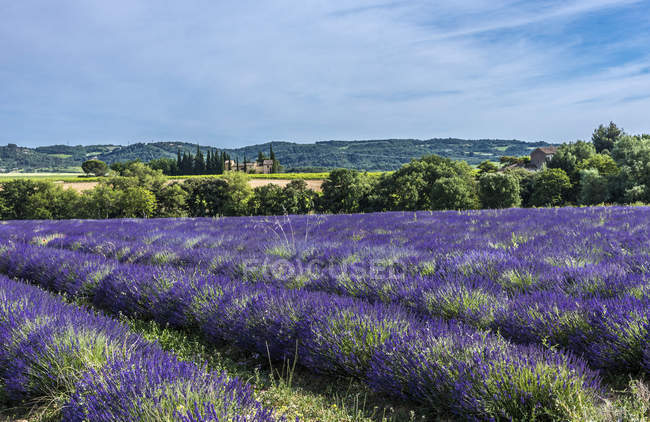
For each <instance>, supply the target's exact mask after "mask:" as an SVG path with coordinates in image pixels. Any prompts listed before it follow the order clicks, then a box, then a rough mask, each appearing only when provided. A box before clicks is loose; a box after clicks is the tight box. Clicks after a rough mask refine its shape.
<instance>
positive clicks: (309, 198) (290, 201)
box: [282, 180, 318, 214]
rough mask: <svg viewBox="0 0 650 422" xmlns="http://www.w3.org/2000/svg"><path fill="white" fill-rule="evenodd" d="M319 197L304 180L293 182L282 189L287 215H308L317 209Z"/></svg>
mask: <svg viewBox="0 0 650 422" xmlns="http://www.w3.org/2000/svg"><path fill="white" fill-rule="evenodd" d="M317 196H318V195H317V194H316V192H314V191H313V190H311V189H309V188H308V187H307V182H305V181H304V180H292V181H291V182H289V184H287V185H286V186H285V187H284V188H283V189H282V204H283V206H284V210H285V212H286V213H287V214H307V213H309V212H310V211H313V210H314V209H315V207H316V198H317Z"/></svg>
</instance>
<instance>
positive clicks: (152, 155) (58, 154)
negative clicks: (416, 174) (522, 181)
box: [0, 139, 548, 175]
mask: <svg viewBox="0 0 650 422" xmlns="http://www.w3.org/2000/svg"><path fill="white" fill-rule="evenodd" d="M546 145H548V144H547V143H545V142H536V143H527V142H522V141H514V140H497V139H481V140H465V139H427V140H419V139H382V140H371V141H326V142H317V143H314V144H297V143H292V142H273V143H272V144H271V143H266V144H260V145H252V146H247V147H243V148H237V149H230V150H221V151H219V152H218V153H215V154H214V156H217V158H220V156H221V153H225V154H228V155H230V156H232V157H233V158H234V157H243V156H244V155H246V156H247V157H257V156H258V155H259V152H260V151H264V152H266V151H269V152H270V148H271V146H272V147H273V152H274V155H275V156H276V161H277V160H279V162H278V168H276V169H274V171H275V172H278V171H280V170H281V169H280V168H279V167H281V166H279V164H280V163H282V165H284V166H285V167H286V168H288V169H300V171H303V169H306V168H318V169H321V170H319V171H322V170H323V169H335V168H350V169H357V170H367V171H386V170H396V169H398V168H400V166H402V165H403V164H406V163H408V162H409V161H410V160H411V159H414V158H418V157H422V156H424V155H429V154H438V155H442V156H445V157H448V158H451V159H454V160H465V161H467V162H468V163H470V164H479V163H480V162H481V161H483V160H491V161H498V160H499V157H500V156H502V155H511V156H525V155H529V154H530V151H532V150H533V149H535V148H537V147H541V146H546ZM196 148H197V146H196V144H190V143H186V142H151V143H136V144H131V145H128V146H123V145H89V146H81V145H79V146H67V145H53V146H47V147H39V148H35V149H31V148H22V147H18V146H15V145H14V146H12V147H9V146H3V147H0V161H1V162H2V167H3V168H4V169H5V170H4V171H12V170H15V169H20V170H23V171H63V170H65V169H67V168H72V167H76V168H79V167H80V166H81V163H83V162H84V161H86V160H87V159H88V157H97V158H98V159H99V160H102V161H104V162H106V163H109V164H112V163H116V162H129V161H134V160H138V161H141V162H143V163H148V162H151V161H152V160H158V159H160V158H167V159H173V160H176V159H177V154H179V153H180V156H181V158H183V155H184V154H188V155H192V156H193V155H194V153H195V152H196ZM200 150H201V152H202V154H203V155H204V157H205V163H206V168H207V167H208V162H209V160H208V158H207V154H208V152H209V151H213V152H214V148H211V147H207V146H202V147H200ZM211 155H212V153H211ZM214 156H213V157H212V158H214ZM189 164H190V165H189V167H188V168H187V169H184V170H182V171H181V170H180V169H179V172H178V173H167V172H166V171H165V168H163V167H160V166H159V165H155V167H154V168H156V169H159V170H163V171H165V174H183V175H189V174H192V173H193V171H194V170H193V169H194V165H193V162H190V163H189ZM223 170H227V169H223V168H222V169H221V171H223ZM221 171H207V173H206V174H220V173H221Z"/></svg>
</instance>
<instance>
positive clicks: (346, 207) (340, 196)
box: [320, 169, 371, 213]
mask: <svg viewBox="0 0 650 422" xmlns="http://www.w3.org/2000/svg"><path fill="white" fill-rule="evenodd" d="M321 189H322V191H323V195H322V197H321V201H320V207H321V210H323V211H329V212H332V213H354V212H361V211H364V210H365V209H366V206H367V203H366V199H367V197H368V195H369V194H370V191H371V184H370V180H369V178H368V175H366V174H364V173H360V172H358V171H356V170H348V169H338V170H334V171H332V172H331V173H330V174H329V176H328V178H327V179H325V182H323V185H322V186H321Z"/></svg>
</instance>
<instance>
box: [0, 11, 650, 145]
mask: <svg viewBox="0 0 650 422" xmlns="http://www.w3.org/2000/svg"><path fill="white" fill-rule="evenodd" d="M0 12H1V13H2V15H3V17H4V21H3V25H2V26H0V48H1V49H2V50H3V51H4V52H5V54H4V55H3V57H2V58H0V86H2V90H0V98H1V99H2V100H0V125H1V126H2V128H3V134H2V137H0V145H6V144H8V143H14V144H17V145H19V146H25V147H37V146H46V145H54V144H60V145H70V146H76V145H96V144H115V145H124V146H126V145H129V144H134V143H141V142H145V143H148V142H188V143H193V144H200V145H202V146H213V147H216V148H225V149H234V148H241V147H244V146H251V145H256V144H263V143H268V142H295V143H300V144H310V143H315V142H322V141H328V140H344V141H353V140H378V139H421V140H427V139H432V138H458V139H471V140H478V139H503V140H521V141H524V142H538V141H544V142H550V143H560V142H566V141H575V140H577V139H583V140H588V139H589V137H590V135H591V132H592V131H593V130H594V129H595V128H596V127H597V126H598V125H599V124H607V123H609V122H610V121H614V122H615V123H616V124H617V125H618V126H619V127H621V128H623V129H624V130H625V131H626V132H628V133H643V132H646V133H647V132H650V122H648V119H647V116H646V115H647V112H646V111H645V110H647V109H648V108H650V51H647V45H650V22H648V21H647V19H646V20H641V19H639V16H647V15H648V14H649V13H650V4H649V2H647V1H641V0H624V1H613V0H594V1H587V0H574V1H559V0H544V1H514V0H497V1H491V2H487V1H484V0H471V1H467V2H463V3H462V4H459V3H458V2H453V1H449V0H447V1H443V2H437V3H436V4H435V5H432V4H431V3H430V2H428V1H424V0H418V1H391V2H379V1H355V2H327V3H320V2H300V3H293V2H273V3H261V2H222V3H219V4H213V3H211V2H207V1H196V2H192V3H191V4H189V5H188V4H182V5H181V4H169V5H163V6H161V5H158V4H157V3H155V2H151V1H135V2H127V1H116V2H111V3H110V4H106V3H89V2H80V1H72V0H66V1H61V2H57V3H56V4H52V3H49V2H45V1H42V0H40V1H39V0H36V1H31V2H11V3H6V4H3V5H0Z"/></svg>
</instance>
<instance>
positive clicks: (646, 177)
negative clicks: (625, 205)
mask: <svg viewBox="0 0 650 422" xmlns="http://www.w3.org/2000/svg"><path fill="white" fill-rule="evenodd" d="M612 157H613V158H614V160H615V161H616V164H617V165H618V167H619V168H620V172H619V173H618V174H617V175H616V176H615V177H614V178H613V180H612V186H613V187H614V188H613V189H615V190H613V189H612V194H613V196H614V197H615V198H614V199H615V200H617V201H618V202H635V201H642V202H650V138H647V137H643V136H628V135H625V136H622V137H620V139H619V140H618V141H617V142H616V144H615V145H614V148H613V149H612Z"/></svg>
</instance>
